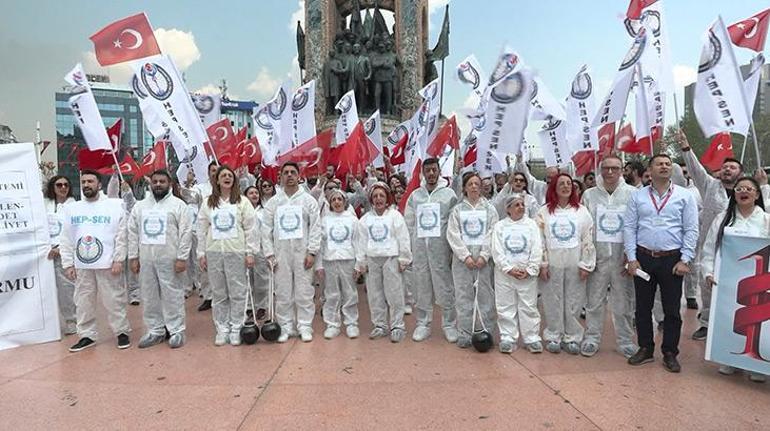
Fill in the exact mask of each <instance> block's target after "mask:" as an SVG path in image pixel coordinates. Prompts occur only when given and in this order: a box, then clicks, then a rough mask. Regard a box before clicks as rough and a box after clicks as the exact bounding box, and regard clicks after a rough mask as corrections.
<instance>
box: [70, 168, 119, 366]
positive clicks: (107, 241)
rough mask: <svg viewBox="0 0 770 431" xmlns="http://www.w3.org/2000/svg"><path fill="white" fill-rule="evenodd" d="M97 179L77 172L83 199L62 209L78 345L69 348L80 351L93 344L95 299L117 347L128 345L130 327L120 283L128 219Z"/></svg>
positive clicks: (96, 333)
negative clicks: (116, 340)
mask: <svg viewBox="0 0 770 431" xmlns="http://www.w3.org/2000/svg"><path fill="white" fill-rule="evenodd" d="M100 182H101V176H100V175H99V173H98V172H95V171H89V170H84V171H82V172H81V173H80V190H81V192H82V194H83V200H81V201H78V202H72V203H70V204H67V205H66V206H64V208H62V219H63V220H64V221H63V225H64V226H63V231H62V234H61V237H60V241H61V242H60V245H59V248H60V252H61V259H62V267H64V274H65V275H66V276H67V278H69V279H70V280H74V281H75V308H76V315H77V332H78V337H79V338H80V340H79V341H78V342H77V343H76V344H75V345H73V346H72V347H70V351H71V352H78V351H80V350H83V349H85V348H88V347H91V346H93V345H94V343H95V340H96V339H97V335H98V332H97V326H96V296H97V292H98V294H99V295H100V296H101V297H102V304H103V305H104V308H105V309H106V310H107V320H108V321H109V324H110V328H111V329H112V332H113V334H114V335H115V336H117V339H118V348H119V349H125V348H128V347H130V346H131V342H130V339H129V336H128V334H129V333H130V332H131V326H130V325H129V323H128V318H127V317H126V306H127V305H128V292H127V291H126V289H125V287H124V286H123V284H122V282H121V279H122V277H121V275H122V274H121V273H122V272H123V265H124V262H125V260H126V223H127V219H128V214H126V212H125V208H124V206H123V203H122V202H121V201H120V200H119V199H109V198H107V197H106V196H105V195H103V194H102V193H100V191H99V190H100Z"/></svg>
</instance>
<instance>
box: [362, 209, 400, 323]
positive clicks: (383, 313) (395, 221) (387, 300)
mask: <svg viewBox="0 0 770 431" xmlns="http://www.w3.org/2000/svg"><path fill="white" fill-rule="evenodd" d="M358 229H359V238H360V240H361V241H362V242H363V246H364V248H365V254H366V267H367V269H368V274H367V276H366V283H367V284H366V294H367V299H368V302H369V311H370V313H371V318H372V325H373V326H374V327H375V328H382V329H384V330H387V329H388V317H390V331H393V330H394V329H400V330H404V329H405V326H404V287H403V278H402V275H403V274H402V273H401V272H399V270H398V266H399V264H402V265H409V264H410V263H411V262H412V250H411V243H410V240H409V230H408V229H407V227H406V223H405V221H404V217H403V216H402V215H401V213H400V212H398V210H396V209H394V208H388V209H386V210H385V211H384V212H383V213H382V215H377V213H376V211H375V210H372V211H369V212H367V213H366V214H364V216H363V217H361V220H360V221H359V223H358ZM362 269H363V268H362Z"/></svg>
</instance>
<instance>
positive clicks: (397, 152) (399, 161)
mask: <svg viewBox="0 0 770 431" xmlns="http://www.w3.org/2000/svg"><path fill="white" fill-rule="evenodd" d="M407 142H409V134H408V133H404V136H402V137H401V139H399V140H398V143H396V145H394V146H393V149H392V150H390V151H389V154H388V157H389V158H390V164H391V165H392V166H398V165H403V164H404V163H406V143H407ZM385 149H386V150H387V147H386V148H385Z"/></svg>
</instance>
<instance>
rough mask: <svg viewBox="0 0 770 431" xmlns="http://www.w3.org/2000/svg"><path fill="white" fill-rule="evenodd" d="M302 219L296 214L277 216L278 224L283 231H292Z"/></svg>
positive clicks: (297, 227)
mask: <svg viewBox="0 0 770 431" xmlns="http://www.w3.org/2000/svg"><path fill="white" fill-rule="evenodd" d="M301 223H302V220H300V218H299V215H297V214H283V215H281V216H280V217H279V218H278V225H280V226H281V229H282V230H283V231H284V232H294V231H295V230H297V229H299V228H300V226H301Z"/></svg>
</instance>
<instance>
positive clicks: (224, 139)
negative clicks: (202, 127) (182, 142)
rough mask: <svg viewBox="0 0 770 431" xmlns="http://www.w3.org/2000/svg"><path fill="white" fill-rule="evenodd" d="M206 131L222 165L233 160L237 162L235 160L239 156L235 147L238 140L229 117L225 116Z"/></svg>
mask: <svg viewBox="0 0 770 431" xmlns="http://www.w3.org/2000/svg"><path fill="white" fill-rule="evenodd" d="M206 133H207V134H208V136H209V142H210V143H211V147H212V148H213V149H214V154H216V156H217V160H219V164H220V165H229V164H230V163H231V162H233V161H236V162H237V160H235V158H236V156H237V153H236V148H235V147H236V145H237V144H238V142H237V141H236V136H235V132H233V126H232V125H231V124H230V120H229V119H228V118H223V119H221V120H219V121H217V122H216V123H214V124H212V125H210V126H209V127H208V128H207V129H206ZM231 167H232V166H231Z"/></svg>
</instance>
